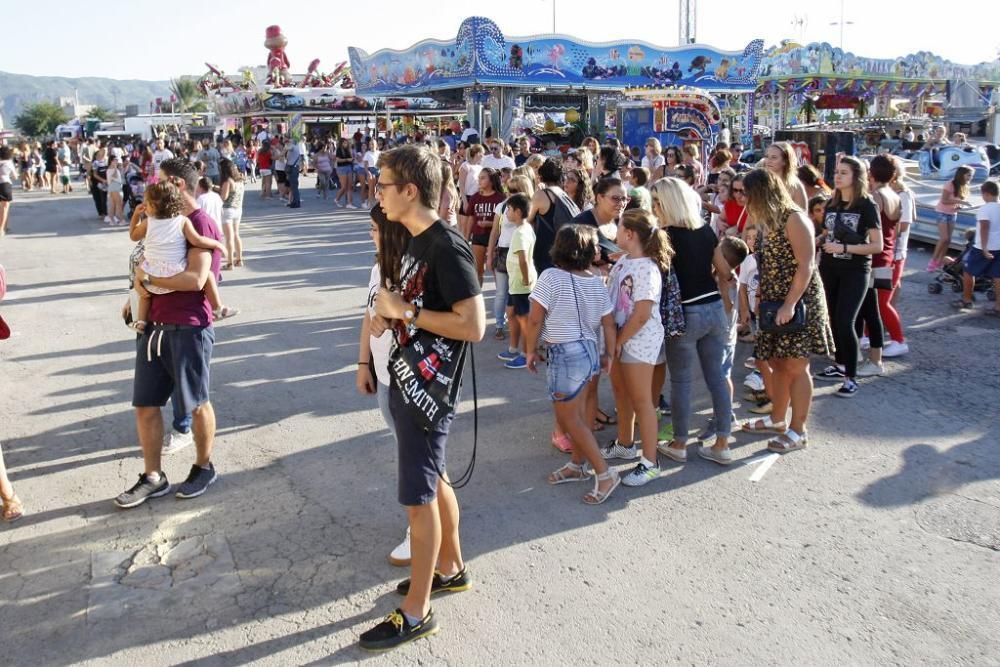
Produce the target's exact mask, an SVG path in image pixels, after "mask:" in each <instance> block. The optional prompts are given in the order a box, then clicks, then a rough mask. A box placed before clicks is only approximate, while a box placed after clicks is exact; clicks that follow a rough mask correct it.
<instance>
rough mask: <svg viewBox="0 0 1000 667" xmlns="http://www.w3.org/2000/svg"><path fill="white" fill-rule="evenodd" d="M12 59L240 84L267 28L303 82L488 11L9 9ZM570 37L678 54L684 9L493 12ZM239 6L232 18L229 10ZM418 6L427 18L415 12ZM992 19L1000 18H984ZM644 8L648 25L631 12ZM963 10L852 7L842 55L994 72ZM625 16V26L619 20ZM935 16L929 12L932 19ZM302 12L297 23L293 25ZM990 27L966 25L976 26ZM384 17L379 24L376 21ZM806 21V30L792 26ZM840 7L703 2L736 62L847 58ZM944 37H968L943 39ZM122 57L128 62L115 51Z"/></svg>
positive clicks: (203, 6)
mask: <svg viewBox="0 0 1000 667" xmlns="http://www.w3.org/2000/svg"><path fill="white" fill-rule="evenodd" d="M2 2H3V6H4V7H3V13H2V15H3V19H4V20H3V25H4V28H5V30H4V43H5V44H4V46H5V48H4V54H5V55H4V57H3V58H2V59H0V70H4V71H10V72H17V73H22V74H35V75H61V76H74V77H75V76H106V77H111V78H116V79H129V78H135V79H167V78H170V77H172V76H177V75H180V74H197V75H200V74H202V73H203V72H204V71H205V69H206V68H205V65H204V63H205V61H208V62H211V63H214V64H217V65H219V66H220V67H221V68H222V69H223V70H225V71H227V72H234V71H236V70H237V69H238V68H239V67H241V66H243V65H260V64H264V62H265V58H266V55H267V54H266V50H265V49H264V46H263V42H264V28H265V27H266V26H268V25H270V24H272V23H277V24H279V25H281V27H282V29H283V31H284V33H285V35H286V36H287V37H288V39H289V45H288V48H287V53H288V56H289V59H290V60H291V63H292V71H293V72H304V71H305V69H306V66H307V65H308V63H309V61H310V60H311V59H313V58H320V59H321V61H322V65H321V69H328V68H329V69H332V67H333V65H335V64H336V63H337V62H340V61H342V60H347V47H348V46H358V47H361V48H363V49H365V50H367V51H369V52H371V51H375V50H377V49H379V48H384V47H390V48H404V47H407V46H409V45H411V44H413V43H415V42H418V41H420V40H422V39H428V38H439V39H450V38H452V37H454V36H455V33H456V32H457V29H458V26H459V24H460V23H461V22H462V20H463V19H464V18H465V17H466V16H468V15H469V12H470V9H469V8H470V7H475V6H477V4H476V3H470V2H466V1H461V0H434V1H433V2H429V3H428V2H421V3H413V2H409V1H406V2H404V1H403V0H379V1H377V2H366V1H362V2H347V1H344V0H339V1H337V2H295V1H293V2H288V1H284V2H282V1H278V0H267V1H265V0H245V1H240V0H236V1H234V2H229V3H226V2H221V1H216V0H208V1H205V0H170V1H169V2H155V3H154V2H150V1H149V0H128V1H126V2H119V3H112V4H106V3H105V4H101V3H98V4H93V3H81V2H79V0H72V1H71V0H49V1H47V2H24V1H18V0H2ZM553 2H555V6H556V28H557V31H558V32H560V33H564V34H568V35H573V36H575V37H579V38H581V39H587V40H591V41H608V40H613V39H625V40H630V39H636V40H644V41H647V42H651V43H653V44H657V45H663V46H671V45H674V44H676V43H677V4H678V3H677V0H661V1H660V2H655V3H654V2H650V3H634V2H622V3H620V4H615V3H613V2H607V1H603V2H596V1H594V0H574V1H573V2H569V1H567V0H514V1H512V2H506V3H503V2H498V3H489V4H492V5H494V7H495V8H494V9H491V10H490V11H489V12H482V13H483V15H485V16H488V17H489V18H491V19H493V20H494V21H496V22H497V24H498V25H499V26H500V29H501V30H503V31H504V33H505V34H507V35H512V36H525V35H532V34H538V33H546V32H551V30H552V5H553ZM227 5H228V7H229V8H227ZM414 5H416V6H419V7H420V8H421V11H420V13H419V14H417V15H411V14H409V8H410V7H412V6H414ZM989 5H993V6H994V9H993V10H992V11H989V12H987V11H985V9H984V8H985V7H986V6H989ZM633 6H645V8H644V11H643V12H641V13H640V12H637V11H633V10H631V9H630V7H633ZM974 6H975V5H970V4H968V3H963V4H961V5H956V7H958V8H959V9H958V10H957V14H958V15H959V16H957V17H950V18H949V16H948V11H947V10H946V9H945V5H943V4H941V3H939V2H935V3H933V4H931V3H922V2H913V1H903V0H884V1H882V2H875V1H873V0H864V1H862V0H845V2H844V15H845V23H847V22H853V24H850V25H846V26H845V32H844V46H845V48H847V49H848V50H851V51H854V52H855V53H857V54H858V55H861V56H867V57H876V58H892V57H896V56H903V55H906V54H908V53H912V52H916V51H931V52H933V53H936V54H938V55H941V56H943V57H945V58H948V59H950V60H952V61H954V62H957V63H961V64H975V63H979V62H982V61H984V60H993V59H995V58H996V57H997V52H998V49H1000V31H998V28H997V26H998V20H997V16H998V14H1000V9H998V8H997V7H1000V3H997V0H985V1H984V2H983V3H981V4H979V5H978V10H973V7H974ZM612 7H617V8H621V11H620V12H619V13H618V14H617V15H616V14H615V13H614V12H613V11H611V10H610V9H609V8H612ZM931 7H934V8H935V9H933V10H930V9H929V8H931ZM291 8H294V11H288V10H289V9H291ZM977 11H978V13H979V14H981V15H982V16H983V17H984V18H985V17H986V15H987V14H993V20H990V21H987V20H975V19H972V18H967V15H969V14H971V13H975V12H977ZM373 16H379V17H380V19H379V20H376V19H375V18H373ZM795 18H802V19H805V21H806V22H805V24H804V25H798V24H793V19H795ZM839 20H840V3H839V2H837V0H826V1H823V2H815V3H809V2H803V1H802V0H774V1H768V2H756V3H752V2H747V1H745V0H744V1H741V2H737V1H734V0H701V2H700V3H699V11H698V41H699V42H701V43H704V44H710V45H712V46H715V47H718V48H721V49H728V50H736V49H739V48H742V47H743V46H745V45H746V43H747V42H749V41H750V40H751V39H753V38H756V37H760V38H762V39H764V40H765V42H766V43H767V44H768V45H771V44H775V43H777V42H778V41H780V40H781V39H783V38H792V39H796V40H798V39H799V38H800V36H801V37H803V38H804V40H805V41H807V42H808V41H828V42H830V43H831V44H833V45H835V46H837V45H839V41H840V28H839V27H838V26H831V25H830V23H831V22H835V21H839ZM943 26H960V27H957V28H955V29H945V30H942V27H943ZM116 42H117V45H118V46H121V47H122V48H121V49H118V48H116V46H115V43H116Z"/></svg>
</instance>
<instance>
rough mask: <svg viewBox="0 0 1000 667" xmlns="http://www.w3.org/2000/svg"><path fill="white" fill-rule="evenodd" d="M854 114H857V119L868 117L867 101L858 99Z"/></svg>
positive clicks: (861, 98)
mask: <svg viewBox="0 0 1000 667" xmlns="http://www.w3.org/2000/svg"><path fill="white" fill-rule="evenodd" d="M854 113H855V114H857V116H858V118H864V117H865V116H867V115H868V100H866V99H865V98H864V97H859V98H858V101H857V103H856V104H855V105H854Z"/></svg>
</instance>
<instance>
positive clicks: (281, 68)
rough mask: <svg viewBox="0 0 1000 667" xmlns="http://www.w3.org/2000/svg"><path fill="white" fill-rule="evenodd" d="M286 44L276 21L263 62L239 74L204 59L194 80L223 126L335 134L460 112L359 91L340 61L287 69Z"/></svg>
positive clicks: (435, 120)
mask: <svg viewBox="0 0 1000 667" xmlns="http://www.w3.org/2000/svg"><path fill="white" fill-rule="evenodd" d="M287 45H288V39H287V38H286V37H285V36H284V35H283V34H282V31H281V28H280V26H276V25H272V26H268V27H267V28H266V30H265V40H264V47H265V48H266V49H267V50H268V57H267V65H266V66H261V67H255V68H244V69H242V70H241V71H240V73H239V76H234V77H228V76H227V75H226V74H225V73H224V72H223V71H222V70H221V69H219V68H218V67H216V66H214V65H212V64H208V63H206V65H207V67H208V72H206V73H205V75H204V76H202V77H201V79H199V81H198V86H199V88H201V90H202V91H203V92H205V93H206V94H208V95H210V96H211V97H212V99H213V101H214V103H215V109H216V112H217V113H218V114H219V116H220V117H222V118H223V119H224V121H225V123H226V125H227V128H226V129H227V130H237V131H239V132H241V133H242V134H243V135H244V136H249V134H250V132H251V130H252V129H253V128H258V127H266V128H268V129H269V130H270V132H271V134H278V133H285V134H289V135H293V136H299V135H302V136H305V137H309V136H320V135H326V136H332V137H341V136H346V135H348V134H350V133H351V132H353V131H355V130H360V129H364V130H365V131H366V133H367V132H368V131H371V130H376V131H378V132H383V133H391V132H392V130H393V128H394V125H395V127H396V129H409V127H405V126H412V125H413V124H419V123H424V124H428V125H432V126H434V127H437V128H440V129H443V127H444V126H446V125H448V124H449V123H451V122H454V121H455V120H456V119H457V118H461V117H462V116H464V113H465V108H464V106H463V105H461V104H459V105H452V106H448V105H447V104H445V103H443V102H441V101H438V100H432V99H429V98H413V97H378V98H375V97H365V96H362V95H360V94H358V93H357V92H356V91H355V85H354V80H353V78H352V72H351V68H350V67H349V66H348V64H347V62H346V61H345V62H341V63H339V64H337V65H335V66H334V67H333V68H332V70H331V71H329V72H325V71H322V70H321V69H320V60H319V59H318V58H314V59H313V60H312V61H310V63H309V66H308V68H307V70H306V72H305V73H304V74H298V75H296V74H292V73H291V72H290V67H291V65H290V62H289V59H288V57H287V55H286V54H285V47H286V46H287ZM417 119H419V120H417Z"/></svg>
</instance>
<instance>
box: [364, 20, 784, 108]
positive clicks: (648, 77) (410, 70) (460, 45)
mask: <svg viewBox="0 0 1000 667" xmlns="http://www.w3.org/2000/svg"><path fill="white" fill-rule="evenodd" d="M763 48H764V43H763V41H761V40H755V41H753V42H751V43H750V44H748V45H747V47H746V48H745V49H744V50H743V51H732V52H729V51H716V50H712V49H709V48H706V47H704V46H691V47H687V46H685V47H678V48H661V47H656V46H652V45H650V44H646V43H644V42H614V43H606V44H591V43H588V42H583V41H578V40H573V39H572V38H568V37H557V36H546V37H541V36H540V37H527V38H507V37H505V36H504V35H503V33H502V32H501V31H500V29H499V28H498V27H497V25H496V24H495V23H494V22H493V21H490V20H489V19H486V18H481V17H472V18H468V19H466V20H465V21H463V22H462V25H461V27H460V28H459V30H458V35H457V37H456V38H455V40H454V41H451V42H443V41H435V40H426V41H423V42H420V43H419V44H417V45H415V46H413V47H411V48H410V49H407V50H405V51H392V50H388V49H385V50H382V51H378V52H376V53H373V54H371V55H369V54H368V53H366V52H364V51H362V50H360V49H357V48H354V47H351V48H349V49H348V53H349V55H350V60H351V68H352V70H353V72H354V75H355V82H356V84H357V87H358V91H359V92H361V93H363V94H366V95H400V94H407V93H412V92H413V91H432V90H440V89H443V88H453V87H462V86H469V85H473V84H475V83H477V82H478V83H480V84H484V85H524V86H546V85H550V86H580V87H584V86H585V87H587V88H589V89H594V90H601V89H604V90H620V89H622V88H625V87H635V86H650V85H695V86H699V87H701V88H706V89H709V90H716V91H752V90H753V89H754V88H755V87H756V86H757V74H758V70H759V69H760V64H761V60H762V58H763Z"/></svg>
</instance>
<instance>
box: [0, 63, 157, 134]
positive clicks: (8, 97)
mask: <svg viewBox="0 0 1000 667" xmlns="http://www.w3.org/2000/svg"><path fill="white" fill-rule="evenodd" d="M74 91H75V92H74ZM74 94H77V95H79V100H80V104H96V105H98V106H102V107H104V108H106V109H117V110H123V109H124V108H125V106H126V105H129V104H137V105H139V113H146V112H148V111H149V103H150V101H151V100H155V99H156V98H157V97H163V98H169V97H170V82H169V81H138V80H135V79H130V80H118V79H101V78H98V77H80V78H71V77H63V76H28V75H27V74H10V73H8V72H0V114H3V119H4V124H5V125H6V126H7V127H10V126H12V125H13V124H14V118H15V117H16V116H17V114H18V113H20V111H21V109H22V108H23V107H24V106H26V105H30V104H34V103H36V102H43V101H50V102H58V101H59V98H60V97H70V98H72V97H73V96H74Z"/></svg>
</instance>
